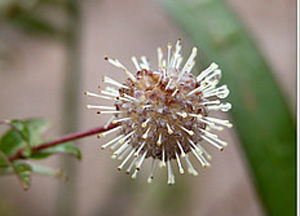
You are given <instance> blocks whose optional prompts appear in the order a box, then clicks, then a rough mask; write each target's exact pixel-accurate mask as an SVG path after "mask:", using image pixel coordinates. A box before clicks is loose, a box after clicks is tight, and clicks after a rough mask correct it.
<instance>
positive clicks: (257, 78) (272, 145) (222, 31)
mask: <svg viewBox="0 0 300 216" xmlns="http://www.w3.org/2000/svg"><path fill="white" fill-rule="evenodd" d="M163 2H164V5H165V8H166V9H167V10H168V11H169V13H170V15H171V16H172V17H173V18H174V19H175V20H176V21H177V22H178V23H180V25H181V27H182V28H183V29H184V30H185V31H186V32H187V34H188V35H189V36H190V37H191V39H192V40H193V41H194V42H195V44H196V45H197V46H198V47H199V48H200V49H201V51H203V53H205V55H206V57H207V58H208V60H210V61H215V62H216V63H218V64H219V65H220V66H221V68H222V70H223V74H224V81H225V82H226V83H227V84H228V86H229V87H230V89H231V96H230V98H229V99H228V100H229V101H231V102H232V104H233V109H232V112H231V116H232V119H233V121H234V123H235V128H236V130H237V132H238V134H239V137H240V141H241V145H242V148H243V150H244V152H245V155H246V158H247V159H248V162H249V167H250V168H251V171H252V172H251V174H252V177H253V180H254V183H255V185H256V187H257V190H258V194H259V197H260V198H261V200H262V203H263V206H264V208H265V211H266V213H267V214H269V215H295V210H296V208H295V204H296V200H295V198H296V194H295V191H296V187H295V172H296V170H295V154H296V151H295V148H296V145H295V144H296V142H295V137H296V135H295V132H296V130H295V122H294V119H293V117H292V115H291V112H290V110H289V108H288V106H287V104H286V101H285V99H284V97H283V95H282V94H281V92H280V90H279V87H278V85H277V83H276V82H275V80H274V78H273V76H272V71H271V69H270V67H269V66H268V65H267V64H266V62H265V60H264V59H263V57H262V55H261V53H260V51H259V50H258V48H257V47H256V46H255V44H254V42H253V41H252V40H251V38H250V37H249V36H248V34H247V32H246V31H245V30H244V29H243V28H242V26H241V24H240V23H239V21H238V19H237V17H235V16H234V15H233V13H232V12H231V11H230V9H229V8H228V7H227V6H226V4H225V2H224V1H221V0H206V1H201V2H200V1H192V0H190V1H188V0H186V1H182V0H164V1H163Z"/></svg>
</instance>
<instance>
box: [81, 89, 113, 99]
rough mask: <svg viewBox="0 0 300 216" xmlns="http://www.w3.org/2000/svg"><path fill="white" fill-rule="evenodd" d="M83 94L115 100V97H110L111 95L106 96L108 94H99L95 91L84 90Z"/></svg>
mask: <svg viewBox="0 0 300 216" xmlns="http://www.w3.org/2000/svg"><path fill="white" fill-rule="evenodd" d="M84 94H85V95H86V96H90V97H97V98H102V99H105V100H111V101H116V99H115V98H111V97H108V96H104V95H100V94H96V93H93V92H88V91H86V92H84Z"/></svg>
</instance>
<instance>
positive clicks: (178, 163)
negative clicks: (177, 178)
mask: <svg viewBox="0 0 300 216" xmlns="http://www.w3.org/2000/svg"><path fill="white" fill-rule="evenodd" d="M175 155H176V161H177V165H178V169H179V173H180V174H184V169H183V168H182V165H181V162H180V158H179V156H178V154H177V152H176V151H175Z"/></svg>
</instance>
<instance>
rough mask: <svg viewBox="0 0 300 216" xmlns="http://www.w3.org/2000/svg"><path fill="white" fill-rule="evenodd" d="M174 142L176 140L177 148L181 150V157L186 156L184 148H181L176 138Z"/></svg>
mask: <svg viewBox="0 0 300 216" xmlns="http://www.w3.org/2000/svg"><path fill="white" fill-rule="evenodd" d="M176 142H177V145H178V148H179V150H180V152H181V157H186V154H185V152H184V150H183V148H182V146H181V144H180V142H179V141H178V140H176Z"/></svg>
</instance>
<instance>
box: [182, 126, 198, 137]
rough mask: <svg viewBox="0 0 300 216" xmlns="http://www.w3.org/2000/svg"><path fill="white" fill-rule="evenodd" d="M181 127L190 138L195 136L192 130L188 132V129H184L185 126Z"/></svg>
mask: <svg viewBox="0 0 300 216" xmlns="http://www.w3.org/2000/svg"><path fill="white" fill-rule="evenodd" d="M179 127H180V128H181V129H182V130H183V131H185V132H186V133H188V134H189V135H190V136H194V134H195V133H194V131H192V130H188V129H186V128H185V127H183V126H180V125H179Z"/></svg>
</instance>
